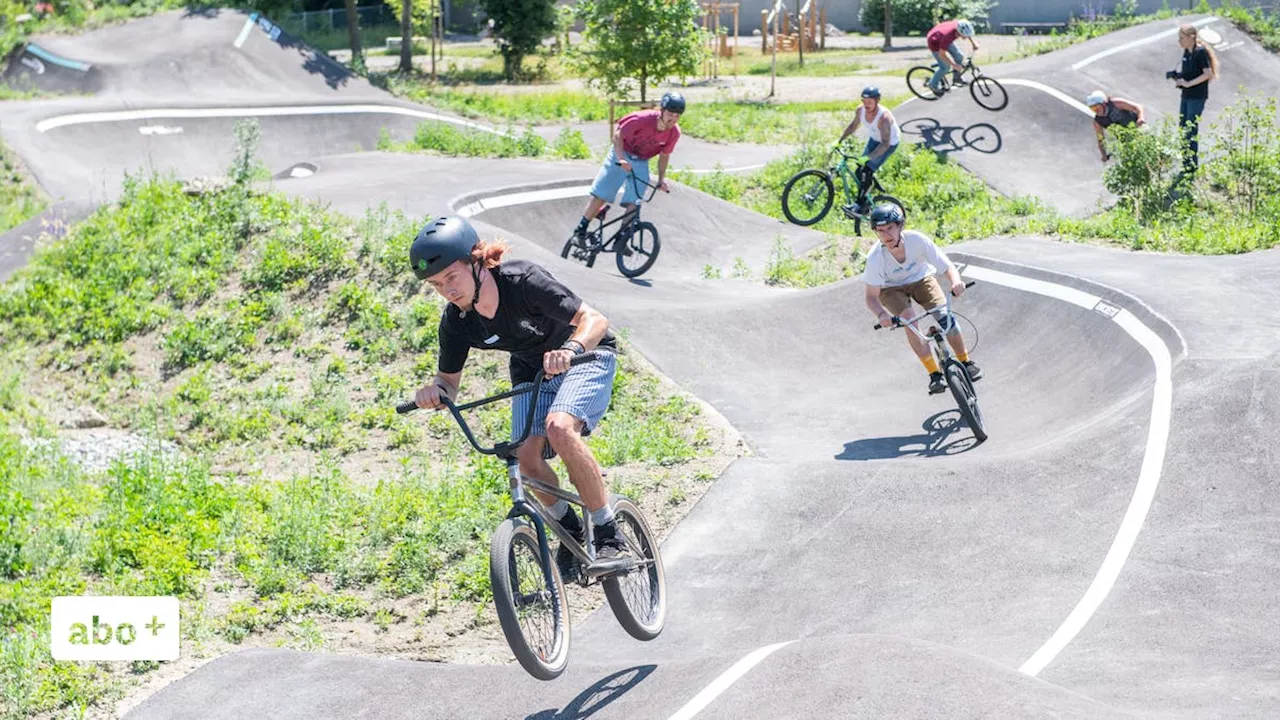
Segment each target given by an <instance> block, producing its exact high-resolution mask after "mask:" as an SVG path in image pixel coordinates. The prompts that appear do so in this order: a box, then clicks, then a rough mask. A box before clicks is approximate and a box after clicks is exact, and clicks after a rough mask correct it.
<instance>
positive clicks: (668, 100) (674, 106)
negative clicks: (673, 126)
mask: <svg viewBox="0 0 1280 720" xmlns="http://www.w3.org/2000/svg"><path fill="white" fill-rule="evenodd" d="M662 109H663V110H670V111H671V112H673V113H675V114H677V115H681V114H683V113H684V96H683V95H681V94H680V93H678V92H669V93H666V94H665V95H663V96H662Z"/></svg>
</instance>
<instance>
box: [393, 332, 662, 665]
mask: <svg viewBox="0 0 1280 720" xmlns="http://www.w3.org/2000/svg"><path fill="white" fill-rule="evenodd" d="M598 357H599V356H598V354H597V353H595V352H589V353H583V354H581V355H575V356H574V357H573V359H572V360H570V363H569V364H570V365H571V366H573V365H580V364H582V363H585V362H591V361H593V360H596V359H597V358H598ZM543 377H544V375H543V372H542V371H541V370H539V371H538V374H537V375H536V376H535V378H534V381H533V383H532V385H527V386H523V387H520V388H517V389H515V390H509V391H507V392H504V393H499V394H497V395H493V396H491V397H487V398H482V399H480V400H476V401H474V402H470V403H466V404H465V405H455V404H454V403H453V402H451V401H450V400H449V399H448V398H446V397H442V398H441V402H442V403H443V404H444V405H445V407H447V408H448V409H449V412H450V413H452V414H453V417H454V419H455V420H457V422H458V426H459V427H461V428H462V432H463V434H464V435H466V436H467V440H468V441H470V443H471V446H472V447H474V448H475V449H476V450H477V451H478V452H481V453H484V454H486V455H493V456H496V457H498V458H501V459H502V460H503V461H504V462H506V464H507V475H508V477H509V478H510V483H511V511H510V512H508V513H507V519H506V520H504V521H503V522H502V523H501V524H500V525H498V529H497V531H495V532H494V533H493V537H492V538H491V540H490V545H489V582H490V585H491V587H492V589H493V603H494V608H495V609H496V610H497V612H498V620H499V622H500V623H501V625H502V633H503V635H505V636H506V638H507V644H508V645H510V646H511V651H512V652H513V653H514V654H515V656H516V659H517V660H519V661H520V665H521V666H523V667H524V669H525V670H526V671H527V672H528V673H529V674H530V675H532V676H534V677H536V678H538V679H539V680H553V679H555V678H556V677H559V675H560V674H561V673H562V672H564V669H565V668H566V667H567V666H568V664H569V604H568V601H567V599H566V597H565V591H564V581H563V579H562V578H561V577H560V572H559V571H558V570H557V569H556V564H555V562H554V560H552V556H551V544H550V542H549V540H548V538H547V532H546V531H547V529H548V528H549V529H550V530H551V532H552V533H553V534H554V535H555V536H556V538H557V539H558V540H559V541H560V543H561V544H562V545H564V546H565V547H567V548H568V549H569V550H570V552H572V553H573V556H574V557H575V558H576V559H577V560H578V562H580V563H581V564H582V567H583V568H584V570H583V571H582V572H579V573H577V583H578V584H579V585H581V586H583V587H589V586H591V585H593V584H595V583H596V582H599V583H600V584H601V585H602V586H603V587H604V594H605V597H607V598H608V600H609V607H610V608H612V610H613V615H614V617H616V618H617V619H618V622H619V624H621V625H622V627H623V629H625V630H626V631H627V633H628V634H630V635H631V636H632V637H634V638H636V639H637V640H652V639H654V638H656V637H658V635H659V634H660V633H661V632H662V628H663V625H664V624H665V623H666V614H667V582H666V575H665V574H664V572H663V569H662V557H661V556H660V555H659V553H658V538H657V537H656V536H655V535H654V534H653V532H652V531H651V530H650V529H649V523H648V522H647V521H646V520H645V517H644V514H643V513H642V512H641V511H640V508H639V507H638V506H637V505H636V504H635V503H634V502H633V501H631V500H630V499H628V498H626V497H623V496H621V495H611V496H610V498H609V502H610V504H611V505H612V506H613V512H614V516H615V517H616V520H617V523H618V530H619V531H620V532H621V534H622V537H623V538H624V540H625V542H626V544H627V547H628V548H629V549H630V550H631V553H632V555H633V556H634V557H635V558H636V564H635V565H634V566H633V567H631V568H630V569H628V570H625V571H621V572H614V573H606V574H599V575H594V576H593V575H592V574H591V573H590V572H589V571H588V570H586V568H587V567H588V566H589V565H590V564H591V563H592V562H593V561H594V560H595V556H596V553H595V544H594V543H593V542H592V537H593V533H592V523H591V521H590V517H591V514H590V513H589V512H585V508H582V499H581V498H580V497H578V496H577V495H574V494H573V493H570V492H566V491H564V490H561V489H560V488H558V487H553V486H551V485H548V484H546V483H543V482H541V481H539V480H536V479H534V478H530V477H525V476H524V475H521V474H520V467H519V461H518V460H517V459H516V452H517V451H518V450H519V449H520V446H521V445H523V444H524V442H525V441H526V440H528V439H529V433H530V432H531V430H532V429H533V415H534V411H535V409H536V406H537V403H536V402H531V403H529V411H528V415H527V417H526V418H525V431H524V434H523V435H521V436H520V437H519V438H516V439H514V440H512V441H510V442H498V443H496V444H495V445H494V446H493V447H483V446H481V445H480V444H479V442H477V440H476V438H475V435H473V434H472V432H471V428H470V426H468V425H467V421H466V419H465V418H463V417H462V412H464V411H466V410H471V409H473V408H477V407H480V406H483V405H488V404H490V403H493V402H497V401H499V400H504V399H506V398H509V397H514V396H516V395H520V394H522V393H533V396H534V397H535V398H536V397H537V396H538V392H539V391H540V390H541V388H542V381H543ZM416 409H418V406H417V405H416V404H415V403H414V402H413V401H409V402H406V403H403V404H401V405H399V406H397V407H396V412H398V413H407V412H412V411H413V410H416ZM526 487H527V488H533V489H535V490H538V491H539V492H542V493H545V494H547V495H551V496H554V497H557V498H560V499H563V500H567V501H569V503H571V504H573V505H576V506H578V507H579V508H580V509H582V510H583V512H582V513H581V514H582V526H583V530H584V532H585V536H586V539H585V542H578V541H577V540H576V539H575V538H574V537H573V535H571V534H570V533H569V531H568V530H565V528H564V526H562V525H561V524H560V523H559V522H558V521H557V520H556V518H553V517H551V513H550V512H548V510H547V508H546V507H544V506H543V505H542V503H541V502H539V501H538V498H537V496H536V495H534V494H533V493H526V491H525V488H526Z"/></svg>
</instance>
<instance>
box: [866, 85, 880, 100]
mask: <svg viewBox="0 0 1280 720" xmlns="http://www.w3.org/2000/svg"><path fill="white" fill-rule="evenodd" d="M862 97H864V98H875V99H877V100H879V99H880V88H878V87H876V86H875V85H868V86H866V87H864V88H862Z"/></svg>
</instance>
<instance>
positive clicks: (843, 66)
mask: <svg viewBox="0 0 1280 720" xmlns="http://www.w3.org/2000/svg"><path fill="white" fill-rule="evenodd" d="M877 54H879V51H878V50H822V51H818V52H810V53H805V56H804V65H803V66H802V65H801V64H800V56H799V55H798V54H796V53H780V54H779V55H778V67H777V74H778V77H842V76H845V75H854V74H857V73H858V72H860V71H862V70H870V69H872V68H874V67H875V65H874V64H872V63H866V62H860V61H859V59H863V58H867V57H870V56H872V55H877ZM739 55H740V56H741V55H747V56H749V57H750V60H748V61H747V62H746V67H745V68H743V72H745V74H747V75H769V74H770V73H771V72H773V60H772V58H771V57H770V56H768V55H765V56H761V55H760V54H759V53H757V52H752V51H750V50H748V51H744V52H742V53H739ZM739 62H742V61H741V60H739ZM721 63H722V65H721V67H722V68H723V67H729V68H732V63H733V61H732V60H729V61H727V62H726V61H725V60H724V59H722V60H721Z"/></svg>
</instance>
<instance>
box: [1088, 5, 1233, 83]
mask: <svg viewBox="0 0 1280 720" xmlns="http://www.w3.org/2000/svg"><path fill="white" fill-rule="evenodd" d="M1216 20H1218V17H1217V16H1216V15H1211V16H1209V17H1207V18H1201V19H1199V20H1196V21H1195V22H1193V23H1191V24H1192V25H1195V26H1196V27H1200V26H1201V25H1208V24H1209V23H1211V22H1214V21H1216ZM1177 34H1178V28H1173V29H1172V30H1165V31H1163V32H1158V33H1156V34H1155V35H1151V36H1150V37H1145V38H1142V39H1141V40H1134V41H1132V42H1127V43H1125V44H1123V45H1117V46H1115V47H1113V48H1109V49H1107V50H1103V51H1102V52H1098V53H1094V54H1092V55H1090V56H1089V57H1087V58H1085V59H1083V60H1081V61H1080V62H1077V63H1075V64H1074V65H1072V66H1071V69H1072V70H1079V69H1080V68H1082V67H1084V66H1086V65H1090V64H1092V63H1094V62H1097V61H1098V60H1101V59H1102V58H1104V57H1110V56H1112V55H1115V54H1116V53H1122V52H1124V51H1125V50H1132V49H1133V48H1136V47H1141V46H1143V45H1146V44H1148V43H1153V42H1155V41H1157V40H1163V39H1164V38H1167V37H1172V36H1174V35H1177Z"/></svg>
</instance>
